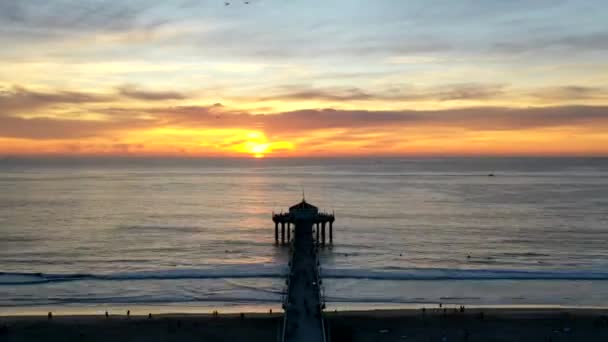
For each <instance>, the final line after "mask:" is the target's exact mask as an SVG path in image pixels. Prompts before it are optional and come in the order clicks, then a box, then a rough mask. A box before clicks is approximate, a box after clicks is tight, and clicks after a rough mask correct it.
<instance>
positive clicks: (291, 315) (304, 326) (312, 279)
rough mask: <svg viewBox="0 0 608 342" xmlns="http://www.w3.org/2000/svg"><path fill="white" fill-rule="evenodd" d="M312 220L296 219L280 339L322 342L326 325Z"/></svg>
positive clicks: (294, 341)
mask: <svg viewBox="0 0 608 342" xmlns="http://www.w3.org/2000/svg"><path fill="white" fill-rule="evenodd" d="M312 237H313V233H312V222H310V221H302V222H297V223H296V227H295V239H294V240H293V245H292V248H293V250H292V257H291V261H290V263H291V265H290V266H291V267H290V272H289V275H288V291H287V298H286V303H285V322H284V327H283V341H290V342H292V341H293V342H297V341H309V342H316V341H319V342H322V341H325V329H324V326H323V316H322V305H323V303H322V297H321V292H320V288H321V286H320V281H321V279H320V278H319V271H318V257H317V246H316V244H315V243H314V241H313V238H312Z"/></svg>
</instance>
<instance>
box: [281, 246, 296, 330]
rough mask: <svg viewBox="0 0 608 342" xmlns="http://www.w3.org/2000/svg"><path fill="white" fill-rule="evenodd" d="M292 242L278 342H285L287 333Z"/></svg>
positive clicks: (292, 254) (292, 253)
mask: <svg viewBox="0 0 608 342" xmlns="http://www.w3.org/2000/svg"><path fill="white" fill-rule="evenodd" d="M294 241H295V236H294V239H293V240H292V241H290V243H289V263H288V264H287V279H286V280H285V285H284V286H285V287H286V289H285V290H283V300H282V301H283V331H282V333H281V340H280V342H285V336H286V332H287V315H288V312H289V288H290V286H289V283H290V282H291V274H292V268H293V256H294V254H295V248H294Z"/></svg>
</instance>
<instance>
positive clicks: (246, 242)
mask: <svg viewBox="0 0 608 342" xmlns="http://www.w3.org/2000/svg"><path fill="white" fill-rule="evenodd" d="M490 174H492V175H493V176H490ZM303 193H304V194H305V196H306V200H307V201H308V202H309V203H312V204H314V205H316V206H318V207H319V208H320V209H322V210H325V211H327V212H334V213H335V216H336V222H335V224H334V244H333V246H328V247H326V248H323V249H322V250H321V272H322V275H323V280H324V281H323V285H324V295H325V298H326V300H327V304H328V308H330V309H334V308H335V309H340V310H342V309H347V308H380V307H419V306H427V307H433V306H435V305H437V304H438V303H442V304H445V305H470V306H486V305H488V306H582V307H608V248H606V246H607V242H608V159H601V158H420V159H413V158H409V159H408V158H406V159H398V158H384V159H382V158H378V159H372V158H367V159H345V158H338V159H160V158H156V159H153V158H151V159H144V158H132V159H121V158H116V159H112V158H38V159H36V158H29V159H16V158H5V159H2V160H0V314H3V313H5V314H6V313H15V312H33V311H36V310H38V311H44V310H47V309H48V308H53V309H54V310H59V311H61V310H64V311H66V312H67V311H70V310H72V311H79V310H84V311H86V310H93V311H95V310H98V311H104V310H113V311H120V310H124V309H125V308H127V307H134V308H143V309H142V310H148V308H150V310H152V308H153V309H154V310H156V311H180V312H190V311H192V312H210V311H211V310H214V309H218V308H221V309H222V310H225V311H235V312H236V311H239V310H241V311H243V310H248V311H266V310H268V308H275V309H278V308H280V302H281V293H282V291H283V290H284V287H285V280H284V274H285V271H286V264H287V258H288V256H287V253H288V251H287V250H286V248H284V247H278V246H275V245H274V225H273V223H272V220H271V215H272V213H273V212H280V211H286V210H287V209H288V208H289V206H291V205H293V204H295V203H297V202H299V201H300V200H301V199H302V194H303Z"/></svg>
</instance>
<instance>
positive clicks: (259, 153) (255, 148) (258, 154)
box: [249, 142, 270, 158]
mask: <svg viewBox="0 0 608 342" xmlns="http://www.w3.org/2000/svg"><path fill="white" fill-rule="evenodd" d="M269 148H270V144H268V143H255V142H252V143H251V144H250V146H249V153H251V154H253V156H254V157H255V158H264V154H265V153H266V152H268V149H269Z"/></svg>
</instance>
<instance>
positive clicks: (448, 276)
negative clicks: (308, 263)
mask: <svg viewBox="0 0 608 342" xmlns="http://www.w3.org/2000/svg"><path fill="white" fill-rule="evenodd" d="M322 277H323V278H324V279H369V280H608V272H593V271H588V272H587V271H569V270H555V271H540V270H503V269H446V268H412V269H391V270H360V269H330V268H329V269H328V268H323V269H322Z"/></svg>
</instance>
